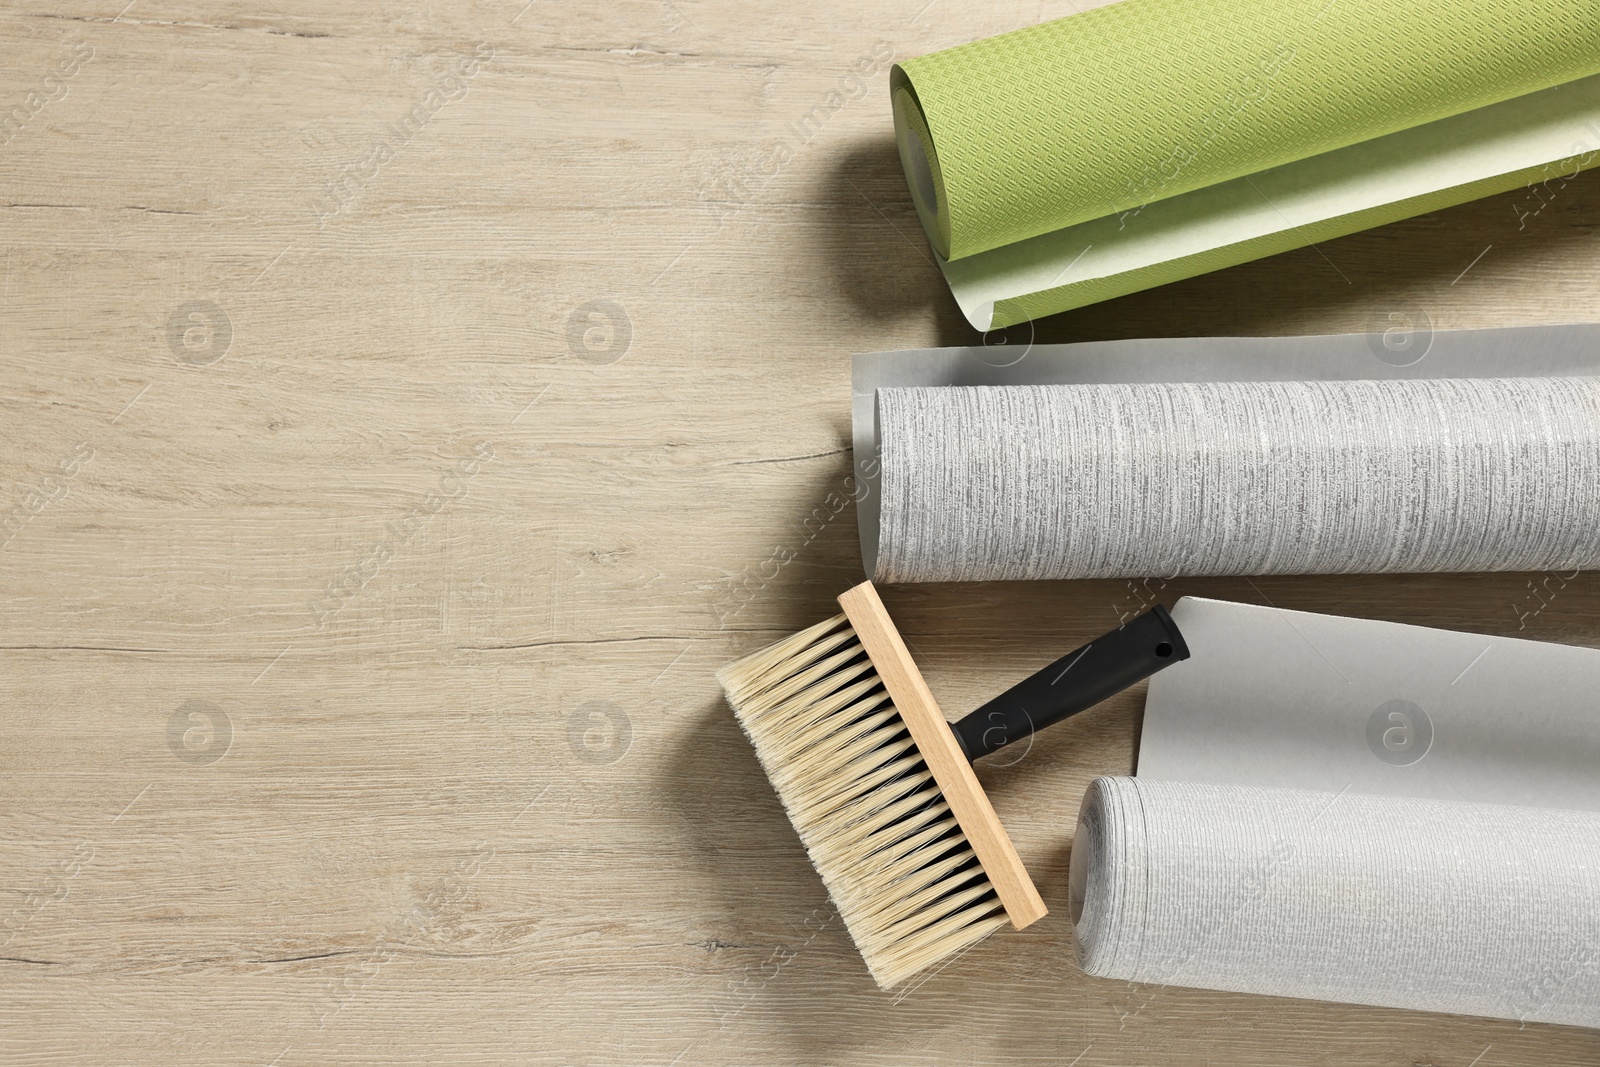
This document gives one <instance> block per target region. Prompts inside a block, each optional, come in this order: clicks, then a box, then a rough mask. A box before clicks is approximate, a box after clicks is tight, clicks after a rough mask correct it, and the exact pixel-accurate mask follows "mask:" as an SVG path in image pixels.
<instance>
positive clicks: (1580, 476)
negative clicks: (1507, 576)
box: [874, 377, 1600, 582]
mask: <svg viewBox="0 0 1600 1067" xmlns="http://www.w3.org/2000/svg"><path fill="white" fill-rule="evenodd" d="M877 402H878V418H877V424H878V442H879V450H880V462H881V470H882V474H881V493H882V496H881V500H880V502H879V535H878V555H877V564H876V568H875V573H874V577H876V578H877V579H878V580H880V581H885V582H936V581H986V580H1003V579H1045V578H1109V577H1131V576H1150V575H1159V576H1167V577H1170V576H1174V575H1185V574H1188V575H1218V574H1325V573H1348V572H1359V573H1376V572H1389V571H1492V570H1543V569H1553V568H1560V569H1570V568H1574V567H1591V566H1594V565H1596V564H1600V382H1597V381H1596V380H1595V379H1593V378H1585V377H1571V378H1565V377H1560V378H1556V377H1553V378H1478V379H1417V380H1409V381H1396V380H1389V381H1314V382H1313V381H1305V382H1184V383H1171V384H1153V383H1138V384H1113V385H1017V386H971V387H932V388H929V387H911V388H882V389H879V390H878V391H877Z"/></svg>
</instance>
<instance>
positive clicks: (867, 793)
mask: <svg viewBox="0 0 1600 1067" xmlns="http://www.w3.org/2000/svg"><path fill="white" fill-rule="evenodd" d="M717 680H718V681H719V682H721V683H722V688H723V689H724V690H725V691H726V692H727V694H728V703H729V704H730V705H732V707H733V711H734V714H735V715H736V716H737V717H738V719H739V724H740V726H741V727H743V729H744V732H745V734H746V735H748V736H749V738H750V742H751V744H753V745H754V746H755V750H756V756H757V757H758V758H759V759H760V760H761V766H762V767H763V768H764V769H765V770H766V772H767V777H768V778H770V779H771V780H772V784H773V786H774V788H776V789H777V792H778V797H779V799H780V800H782V801H783V806H784V808H785V809H786V810H787V811H788V813H789V820H790V821H791V822H793V823H794V826H795V829H796V830H798V831H799V833H800V840H801V842H802V843H803V844H804V845H805V847H806V851H807V852H808V853H809V854H810V856H811V862H812V863H813V864H814V865H815V866H816V868H817V871H818V873H820V874H821V875H822V881H823V884H824V885H826V886H827V888H828V895H829V896H831V897H832V898H833V902H834V906H835V907H837V908H838V910H839V914H840V916H841V917H842V918H843V919H844V924H845V927H846V928H847V929H848V930H849V931H850V936H851V937H852V938H854V939H855V942H856V945H857V947H858V948H860V950H861V955H862V956H863V957H864V958H865V959H866V962H867V969H868V970H869V971H871V972H872V977H873V978H874V979H875V980H876V981H877V983H878V985H879V986H881V987H882V988H884V989H890V988H893V987H894V986H897V985H899V984H901V983H902V982H904V981H905V980H906V979H908V978H910V977H912V976H913V975H915V974H917V973H918V972H919V971H923V970H925V969H927V968H928V967H931V966H933V965H934V964H936V963H938V962H939V961H940V960H942V959H945V958H947V957H949V956H952V955H954V954H955V953H957V952H960V951H961V950H962V949H964V948H966V947H967V946H969V945H972V944H974V943H976V942H978V941H981V940H982V939H983V938H985V937H987V936H988V935H989V934H991V933H993V932H994V931H995V930H998V929H1000V928H1001V927H1002V926H1004V925H1006V922H1007V920H1006V913H1005V910H1004V908H1003V907H1002V906H1001V903H1000V900H999V897H998V896H996V894H995V890H994V887H993V886H992V885H990V883H989V879H988V877H987V876H986V875H985V874H984V871H983V867H982V865H981V864H980V863H979V862H978V859H977V857H976V856H975V855H974V854H973V851H972V848H971V846H970V845H969V844H968V842H967V838H966V835H965V834H964V833H962V831H961V827H960V826H959V825H958V824H957V822H956V819H955V816H954V815H952V814H951V812H950V808H949V806H948V805H947V804H946V803H945V801H944V798H943V796H942V795H941V793H940V791H939V787H938V785H937V784H936V783H935V782H934V779H933V775H932V773H930V772H929V770H928V767H927V764H926V763H924V762H923V759H922V756H921V754H920V752H919V751H918V749H917V746H916V744H915V743H914V742H913V741H912V739H911V735H910V733H909V731H908V730H907V729H906V725H905V722H904V721H903V720H902V719H901V717H900V712H899V711H898V710H897V709H896V708H895V706H894V703H893V701H892V700H890V698H889V694H888V692H887V691H886V690H885V689H884V687H883V683H882V682H881V681H880V680H879V678H878V674H877V672H876V671H875V670H874V669H873V666H872V661H871V659H870V658H868V656H867V654H866V652H865V651H864V650H863V649H862V647H861V643H860V641H859V640H858V639H857V637H856V632H855V630H854V629H853V628H852V627H851V625H850V622H849V620H848V619H846V618H845V616H843V615H838V616H835V617H834V618H832V619H829V620H827V621H826V622H822V623H818V624H817V625H816V626H813V627H811V628H810V629H809V630H802V631H801V632H800V633H797V634H795V635H793V636H791V637H788V638H786V639H784V640H782V641H779V642H778V643H777V644H775V645H770V646H768V647H767V648H764V649H761V650H760V651H757V652H754V653H751V654H750V655H748V656H746V657H744V658H743V659H741V660H738V661H737V662H734V663H730V664H729V665H728V666H726V667H724V668H723V669H722V670H720V671H718V672H717Z"/></svg>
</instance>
